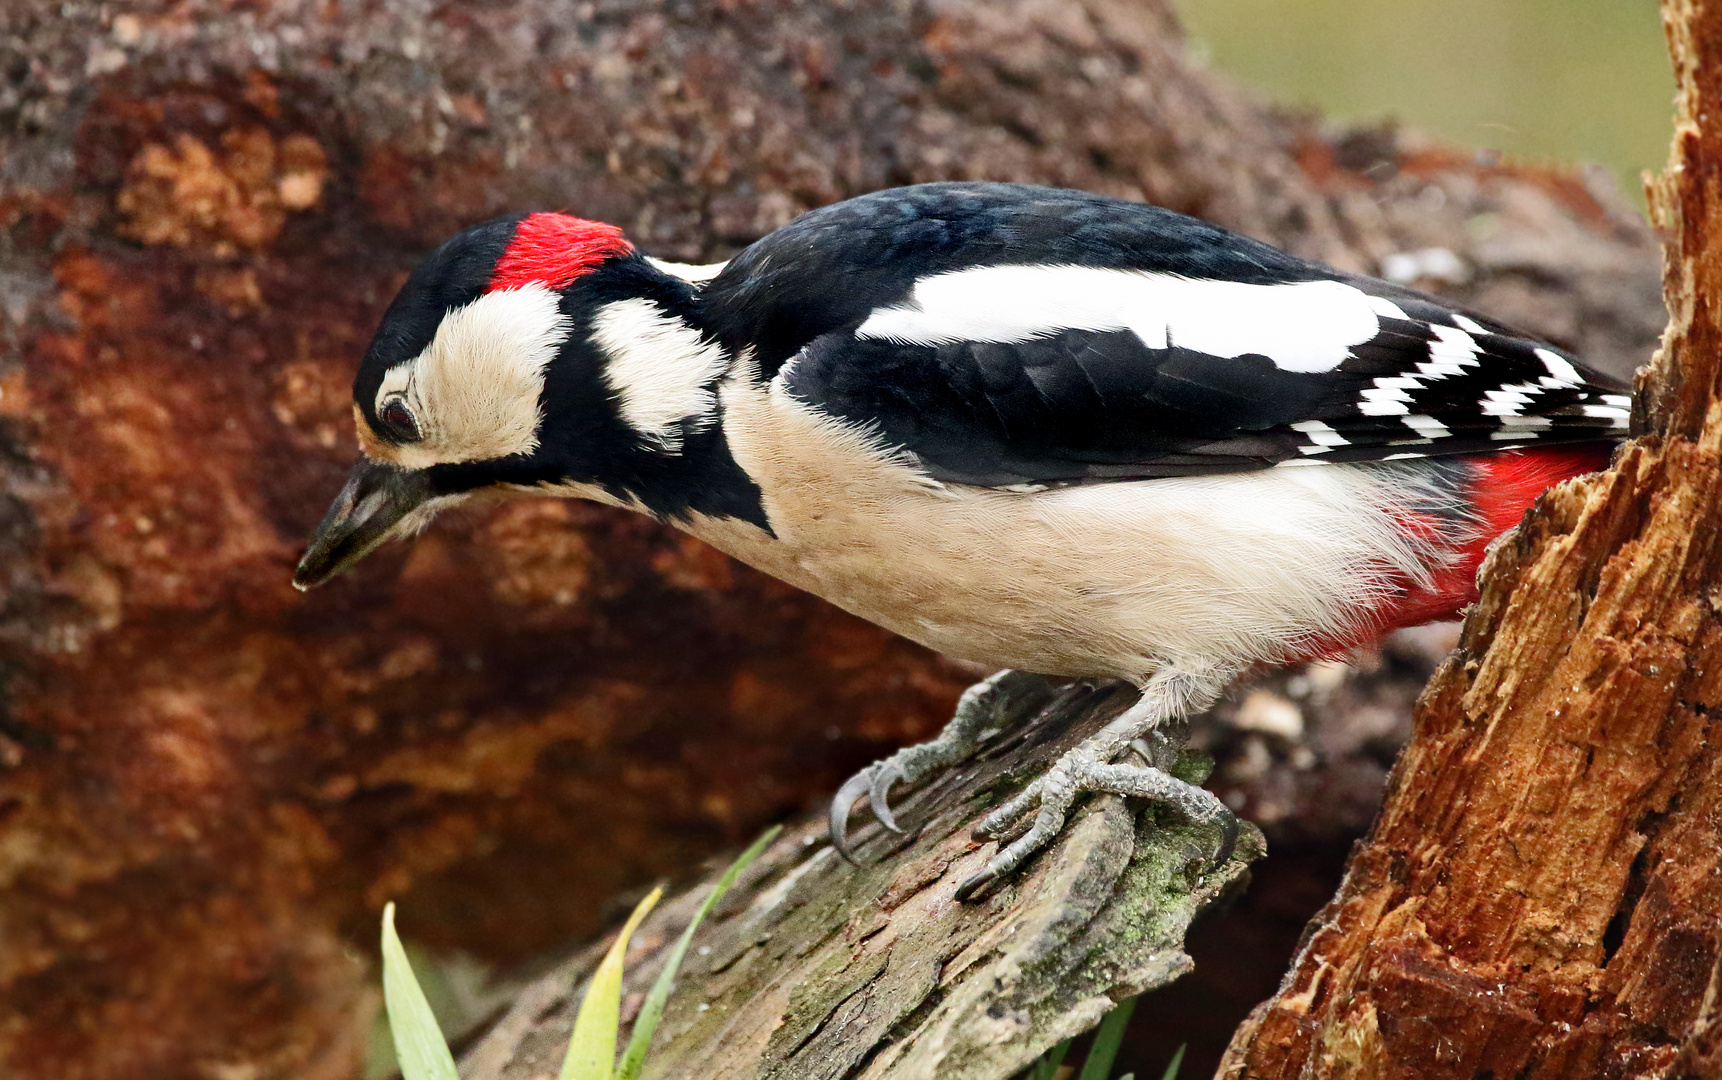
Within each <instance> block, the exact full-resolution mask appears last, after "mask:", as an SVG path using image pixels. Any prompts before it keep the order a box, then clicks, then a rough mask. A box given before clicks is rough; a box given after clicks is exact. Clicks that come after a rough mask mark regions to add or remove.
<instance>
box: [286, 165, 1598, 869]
mask: <svg viewBox="0 0 1722 1080" xmlns="http://www.w3.org/2000/svg"><path fill="white" fill-rule="evenodd" d="M1629 406H1630V399H1629V398H1628V396H1627V393H1626V390H1625V388H1624V387H1623V386H1622V385H1620V384H1619V383H1618V382H1616V381H1615V380H1613V379H1611V378H1609V377H1608V376H1606V375H1604V374H1602V373H1600V372H1598V371H1595V370H1593V369H1591V368H1589V367H1587V366H1585V365H1584V364H1583V363H1581V362H1580V361H1579V360H1577V359H1575V358H1574V357H1572V356H1570V355H1568V354H1567V353H1565V352H1563V351H1561V350H1560V349H1558V348H1555V347H1554V346H1552V345H1549V344H1547V343H1544V342H1541V341H1538V340H1535V339H1533V338H1530V337H1527V336H1525V335H1524V334H1521V333H1519V332H1517V331H1514V330H1512V329H1509V328H1508V327H1506V326H1504V325H1502V324H1501V323H1498V322H1495V321H1494V320H1492V319H1489V318H1487V317H1486V316H1484V315H1481V314H1478V313H1475V312H1470V311H1466V310H1463V309H1461V308H1459V307H1456V306H1454V305H1452V304H1449V303H1447V302H1445V301H1442V300H1439V299H1436V298H1433V297H1430V296H1427V295H1424V294H1422V293H1419V292H1415V291H1412V290H1410V289H1405V288H1401V287H1399V286H1396V285H1392V284H1389V283H1387V282H1384V281H1379V280H1375V279H1372V278H1368V277H1364V276H1360V275H1357V274H1351V273H1345V272H1341V271H1339V270H1335V269H1333V268H1330V267H1327V266H1323V265H1320V264H1317V263H1314V262H1310V261H1307V260H1304V259H1301V258H1297V257H1295V256H1293V255H1290V254H1287V253H1286V252H1283V251H1280V250H1278V249H1276V248H1273V247H1270V246H1268V245H1266V244H1262V243H1259V242H1257V241H1255V240H1251V239H1248V238H1246V237H1243V236H1239V235H1237V234H1235V233H1232V232H1228V231H1226V230H1224V229H1221V228H1218V227H1216V226H1213V225H1210V224H1207V223H1205V222H1202V221H1199V220H1196V219H1193V218H1189V217H1185V216H1182V215H1179V214H1176V213H1172V212H1170V211H1167V210H1163V209H1159V208H1157V207H1153V206H1147V205H1141V204H1136V203H1129V202H1123V201H1118V200H1114V199H1109V198H1103V197H1101V196H1098V195H1092V194H1087V193H1083V192H1078V191H1065V190H1057V189H1050V188H1040V187H1031V186H1023V185H1014V184H992V183H939V184H921V185H916V186H912V187H905V188H898V189H894V190H887V191H881V192H877V193H874V194H871V195H864V196H862V197H860V198H855V199H850V200H848V201H846V202H841V203H837V204H835V205H831V206H827V207H824V208H822V209H818V210H814V211H812V212H810V213H807V214H805V215H803V216H801V217H799V218H797V219H795V220H794V221H792V222H790V223H789V224H788V225H786V226H784V227H783V228H781V229H779V230H777V231H776V232H773V233H771V234H770V235H768V236H766V237H764V238H763V239H760V240H758V241H757V242H755V243H754V244H752V245H751V246H749V247H747V248H746V249H744V250H743V251H742V252H741V253H740V254H738V255H736V256H735V257H734V258H733V259H731V260H730V261H729V262H728V263H726V264H722V265H717V266H700V267H696V266H688V265H683V264H676V263H670V262H663V261H660V260H657V259H653V258H651V257H649V256H646V255H644V254H642V253H641V252H639V251H638V250H636V249H635V247H634V246H633V245H632V244H631V243H629V241H628V240H627V239H626V238H625V237H624V236H623V235H622V232H621V230H619V229H617V228H615V227H613V226H609V225H604V224H600V223H597V222H592V221H586V220H582V219H580V218H576V217H573V216H570V215H567V214H561V213H527V214H514V215H510V216H508V217H503V218H498V219H496V220H493V221H489V222H486V223H484V224H481V225H477V226H474V227H472V228H470V229H468V230H466V231H465V232H462V233H460V234H459V235H457V236H455V237H454V238H453V239H451V240H449V241H448V242H447V243H445V244H443V245H442V246H441V247H440V248H438V249H437V250H436V251H435V252H434V253H432V254H431V255H430V257H429V258H427V259H426V260H425V261H424V263H423V264H421V265H420V266H419V267H418V268H417V269H416V270H415V271H414V272H413V273H412V275H411V276H410V277H409V278H408V279H407V282H406V284H405V285H404V286H403V287H402V288H401V290H400V293H399V294H398V295H397V296H396V297H395V298H394V301H393V302H392V303H391V304H390V305H389V308H388V310H387V312H386V313H385V314H384V316H383V320H382V324H381V326H380V328H379V329H378V331H377V333H376V337H375V338H374V340H373V341H372V342H371V344H370V347H369V349H368V350H367V352H366V353H365V356H364V360H363V362H362V363H361V365H360V367H359V371H358V375H357V378H356V379H355V381H354V385H353V412H354V418H355V422H356V424H357V428H358V437H359V443H360V446H361V448H362V449H363V456H362V457H361V458H360V460H359V461H358V463H357V464H356V465H355V466H354V467H353V470H352V473H351V475H350V476H349V477H348V479H347V481H346V484H345V486H344V487H343V488H342V490H341V492H340V493H339V495H338V496H337V497H336V498H335V501H334V504H333V506H332V507H331V508H330V510H329V512H328V514H327V516H326V517H325V518H324V519H323V521H322V523H321V524H320V525H319V526H318V527H317V530H316V532H315V534H314V535H313V537H312V538H311V542H310V546H309V549H308V550H307V552H306V553H305V556H304V558H303V560H302V561H301V562H300V564H299V567H298V570H297V572H296V574H295V576H294V582H295V584H296V585H298V586H299V587H300V588H302V589H305V588H310V587H312V586H314V585H317V584H319V583H321V582H323V581H326V580H327V579H329V578H330V577H332V576H334V575H335V574H338V573H340V572H342V571H343V570H345V569H347V568H348V567H350V566H351V565H353V563H355V562H356V561H357V560H358V559H360V558H361V557H362V556H364V555H365V554H366V553H367V552H369V551H370V550H372V549H373V548H375V547H376V546H377V545H378V544H381V543H383V542H384V541H386V540H388V539H390V538H394V537H403V536H407V535H410V534H412V533H413V532H415V531H416V530H418V529H419V528H421V527H422V526H423V525H424V524H426V523H427V522H428V521H429V520H430V519H431V517H432V516H433V515H434V514H436V513H437V512H438V511H439V510H441V509H442V508H444V507H448V506H451V505H453V504H455V503H457V502H459V501H461V500H462V499H464V498H466V497H468V496H469V495H471V494H472V493H474V492H477V491H479V490H481V489H503V490H506V491H510V492H518V493H524V494H530V495H550V496H564V497H566V496H573V497H580V498H586V499H591V500H595V501H597V502H600V503H607V504H610V505H613V506H619V507H625V508H627V509H629V510H634V511H638V512H640V513H643V514H648V515H651V516H652V517H654V518H657V519H659V520H661V521H665V522H668V523H670V524H672V525H675V526H676V527H678V528H680V529H683V530H685V531H686V532H688V533H691V534H692V535H694V536H696V537H699V538H700V539H702V540H704V541H706V542H708V543H710V544H712V545H713V546H715V547H717V548H718V549H720V550H722V551H725V552H727V553H729V554H730V555H732V556H734V557H735V558H737V559H740V560H741V561H742V562H745V563H748V564H750V565H752V566H755V567H758V568H759V569H761V570H763V571H765V572H766V573H769V574H772V575H775V576H777V577H779V578H781V579H783V580H785V581H787V582H790V583H791V584H794V585H797V586H799V587H801V588H803V589H806V590H808V591H809V592H812V593H815V594H817V595H819V596H822V597H824V598H826V599H827V600H830V601H832V602H833V603H835V604H837V605H838V606H840V607H843V608H845V609H847V610H849V611H851V612H854V613H855V614H857V615H859V616H861V617H862V618H866V619H869V620H872V621H873V622H875V623H878V624H879V625H881V626H884V627H887V628H889V629H891V630H894V631H896V632H897V633H900V634H902V635H904V636H905V637H908V638H911V639H913V640H915V641H918V642H921V643H922V644H924V645H926V646H928V647H930V648H932V649H935V650H938V651H940V652H943V653H947V654H950V655H952V656H955V657H961V658H964V659H968V660H973V661H978V662H980V663H982V664H986V665H990V666H993V667H996V668H1002V669H1007V670H1006V671H1005V672H1002V673H1001V674H999V675H996V676H994V677H993V678H992V679H989V680H987V681H986V682H983V683H981V684H979V685H978V686H975V687H972V688H971V689H970V690H969V691H968V692H967V693H966V694H965V695H964V696H963V698H962V701H961V704H960V705H959V707H958V709H957V713H956V715H955V717H954V718H953V719H952V721H951V723H950V724H949V726H948V727H947V728H946V729H945V731H944V732H943V733H942V734H941V735H940V736H939V737H938V738H937V739H935V740H933V741H932V742H929V743H926V744H923V745H920V746H913V747H909V748H907V749H905V750H902V751H899V752H898V753H897V754H895V755H893V756H891V757H889V758H887V759H885V760H883V761H881V762H879V763H877V764H875V765H873V766H870V767H869V768H868V769H866V770H863V771H862V772H861V773H860V774H858V775H857V776H855V777H854V778H853V779H851V780H850V781H849V782H848V783H847V784H845V785H844V786H843V788H842V789H841V791H840V792H839V793H838V794H837V797H836V799H835V800H834V802H833V807H832V814H831V822H832V833H833V838H834V841H835V842H836V844H837V846H838V848H839V850H846V849H845V847H844V843H845V832H846V826H847V819H848V814H849V812H850V807H851V804H852V803H853V802H854V801H855V800H857V799H859V798H861V797H862V796H867V797H868V798H869V799H870V802H871V804H872V807H873V809H874V813H875V816H876V817H877V818H878V819H879V820H880V821H881V823H882V824H884V825H885V826H887V827H889V828H896V822H895V821H894V820H893V819H892V816H891V812H890V806H889V803H888V797H889V793H890V791H891V789H892V788H893V786H894V785H896V784H899V783H913V782H915V781H917V780H920V779H922V778H923V777H925V776H927V775H928V774H929V773H930V772H932V771H933V770H936V769H940V768H944V767H947V766H949V765H951V764H953V763H955V762H958V761H960V760H962V759H963V758H964V757H965V756H967V755H968V754H970V753H971V752H972V751H973V750H974V749H975V747H976V745H977V743H978V741H979V740H980V738H981V737H982V736H983V735H984V734H985V733H986V731H987V728H988V726H989V724H990V723H991V722H992V718H993V716H994V713H995V709H996V707H997V704H998V701H999V699H1000V697H1001V695H1002V694H1003V693H1004V692H1005V690H1006V689H1007V687H1008V685H1009V681H1010V679H1011V678H1012V677H1013V676H1012V675H1011V674H1010V671H1020V672H1031V673H1037V674H1039V675H1052V676H1077V677H1086V678H1107V679H1122V680H1127V681H1129V682H1130V683H1131V684H1133V685H1134V686H1135V687H1136V688H1137V689H1138V690H1139V692H1140V696H1139V698H1138V699H1137V701H1136V703H1135V704H1134V705H1132V706H1131V707H1130V708H1129V709H1128V710H1127V711H1126V712H1124V713H1123V714H1122V715H1121V716H1120V717H1119V718H1118V719H1117V720H1115V721H1113V722H1112V723H1111V724H1109V725H1108V726H1107V727H1106V728H1105V729H1104V730H1103V731H1101V732H1099V733H1098V734H1096V735H1094V736H1093V737H1091V738H1090V739H1088V740H1087V741H1086V742H1084V743H1082V744H1081V745H1079V746H1077V747H1076V748H1075V749H1072V750H1071V751H1069V752H1068V753H1066V754H1065V755H1064V756H1063V757H1062V758H1060V759H1059V760H1058V761H1057V762H1056V763H1055V764H1054V765H1052V766H1051V767H1050V768H1049V769H1048V770H1047V771H1046V772H1045V773H1044V774H1043V775H1041V776H1039V777H1038V778H1036V779H1035V780H1033V781H1032V782H1031V783H1030V784H1029V785H1028V786H1027V787H1026V789H1025V790H1023V791H1022V792H1021V793H1020V794H1018V795H1016V796H1015V797H1014V798H1012V799H1010V800H1009V801H1008V802H1006V803H1005V804H1004V805H1002V806H1000V807H999V808H998V809H997V810H995V811H994V812H993V813H992V814H991V815H989V816H988V818H987V819H986V820H985V821H984V822H983V823H982V826H981V829H980V833H981V835H982V836H984V837H990V838H993V839H998V840H999V841H1000V845H999V847H998V848H997V850H996V853H995V854H994V855H992V857H991V859H990V861H989V862H988V863H987V865H986V867H985V868H984V869H983V870H981V871H980V872H979V873H978V874H976V875H974V876H973V877H971V878H970V879H969V880H968V881H966V882H964V883H963V884H962V885H961V886H960V887H959V889H958V896H959V898H961V899H967V898H969V897H971V896H974V895H975V894H977V893H978V892H980V891H981V890H983V889H985V888H986V887H988V886H989V885H990V884H991V883H992V882H994V881H996V880H998V879H999V878H1001V877H1002V876H1003V875H1006V874H1009V873H1010V872H1012V871H1014V870H1015V869H1016V868H1017V867H1018V866H1019V865H1021V864H1022V862H1023V861H1024V860H1026V859H1027V858H1028V857H1029V856H1030V855H1032V854H1033V853H1034V852H1035V851H1036V850H1038V849H1039V848H1041V847H1042V846H1044V845H1045V844H1046V843H1047V842H1048V841H1049V840H1051V839H1052V838H1053V837H1054V836H1056V835H1057V833H1058V832H1059V830H1060V829H1061V828H1062V827H1063V823H1064V820H1065V817H1066V815H1067V813H1068V812H1069V810H1070V809H1071V806H1072V804H1073V802H1074V801H1075V800H1076V799H1077V798H1079V797H1080V796H1082V795H1083V794H1085V793H1090V792H1110V793H1115V794H1120V795H1126V796H1135V797H1140V798H1148V799H1153V800H1158V801H1162V802H1167V803H1170V804H1172V805H1173V806H1175V807H1176V808H1178V809H1180V810H1182V811H1183V812H1184V813H1185V814H1187V815H1189V816H1190V817H1191V818H1192V819H1194V820H1197V821H1200V822H1204V823H1211V824H1212V825H1214V826H1217V828H1218V840H1217V844H1216V847H1217V854H1216V858H1217V859H1221V860H1223V859H1224V858H1226V857H1228V856H1229V854H1230V851H1231V847H1232V844H1233V841H1234V840H1235V837H1236V829H1237V822H1236V819H1235V818H1234V817H1233V816H1232V815H1231V813H1230V812H1229V811H1228V810H1227V809H1226V808H1225V806H1224V805H1223V804H1221V803H1220V802H1219V800H1218V799H1216V798H1215V797H1214V796H1213V795H1212V794H1211V793H1209V792H1207V791H1205V790H1204V789H1202V788H1200V787H1197V786H1194V785H1191V784H1188V783H1185V782H1184V781H1182V780H1179V779H1177V778H1175V777H1174V776H1172V775H1171V773H1170V771H1169V770H1170V767H1171V764H1172V761H1173V759H1175V757H1176V754H1177V752H1178V750H1179V749H1180V748H1181V746H1182V743H1183V739H1184V736H1185V732H1186V730H1187V728H1186V721H1187V718H1188V717H1189V716H1191V715H1193V714H1195V713H1197V712H1200V711H1201V710H1203V709H1205V708H1207V707H1208V706H1210V705H1211V704H1213V702H1214V701H1215V700H1216V699H1217V698H1218V697H1219V695H1220V694H1221V692H1222V691H1223V690H1224V688H1225V687H1226V685H1227V683H1228V682H1229V681H1231V680H1232V679H1233V678H1234V677H1235V676H1236V675H1238V674H1239V673H1240V672H1242V671H1243V670H1244V669H1246V668H1248V667H1251V666H1253V665H1257V664H1262V663H1286V662H1290V661H1295V660H1298V659H1300V658H1309V657H1314V656H1323V655H1331V654H1335V653H1338V652H1341V651H1343V650H1346V649H1348V648H1351V647H1353V646H1356V645H1360V644H1364V643H1367V642H1370V641H1372V640H1374V639H1376V638H1378V637H1379V636H1380V635H1381V634H1383V633H1384V632H1386V631H1388V630H1391V629H1393V628H1395V627H1399V626H1405V625H1412V624H1416V623H1420V622H1427V621H1430V620H1433V619H1438V618H1444V617H1451V616H1453V615H1454V614H1456V613H1457V612H1458V611H1459V610H1460V609H1461V608H1463V607H1464V606H1465V605H1466V604H1467V603H1469V602H1470V601H1471V600H1472V599H1473V598H1474V595H1475V574H1476V570H1477V566H1478V564H1479V562H1480V560H1481V559H1482V556H1483V552H1484V548H1485V546H1486V545H1487V544H1488V543H1489V542H1490V541H1491V540H1492V539H1493V538H1495V537H1496V536H1498V535H1500V534H1501V533H1502V532H1504V531H1505V530H1507V529H1508V528H1510V527H1512V526H1513V525H1514V524H1516V523H1517V521H1518V520H1519V518H1520V516H1521V514H1522V513H1523V511H1524V510H1525V509H1526V508H1527V507H1528V506H1529V505H1530V504H1531V502H1532V501H1533V500H1534V499H1535V498H1536V497H1537V495H1538V494H1539V493H1541V492H1542V491H1543V490H1544V489H1545V488H1547V487H1548V486H1550V485H1551V484H1553V483H1556V482H1558V481H1560V480H1563V479H1566V478H1568V477H1572V476H1575V475H1579V474H1582V473H1586V472H1590V471H1594V470H1595V469H1598V468H1600V467H1602V466H1603V465H1604V464H1605V463H1606V461H1607V459H1608V455H1609V453H1610V449H1611V447H1612V446H1613V444H1615V443H1616V442H1618V441H1619V440H1620V439H1622V438H1623V437H1624V436H1625V433H1626V428H1627V423H1628V416H1629ZM1132 748H1134V749H1135V750H1136V751H1137V753H1136V754H1134V755H1133V754H1132V753H1131V751H1132Z"/></svg>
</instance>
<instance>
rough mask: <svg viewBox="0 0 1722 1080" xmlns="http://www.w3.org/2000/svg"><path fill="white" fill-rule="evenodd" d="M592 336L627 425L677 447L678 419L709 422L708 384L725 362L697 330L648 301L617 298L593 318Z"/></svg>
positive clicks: (671, 447) (710, 400)
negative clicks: (601, 355)
mask: <svg viewBox="0 0 1722 1080" xmlns="http://www.w3.org/2000/svg"><path fill="white" fill-rule="evenodd" d="M592 340H593V342H595V343H596V344H597V346H598V347H599V348H600V349H602V350H603V351H604V354H605V359H606V361H607V362H606V363H605V365H604V382H605V384H606V385H607V386H609V387H610V389H611V391H613V392H614V393H615V395H616V402H617V407H618V408H619V410H620V411H621V414H622V419H623V420H624V421H625V422H626V423H627V424H628V426H629V427H631V428H633V429H634V430H636V431H638V432H640V433H641V434H642V435H646V436H649V437H650V438H652V439H655V440H657V442H658V443H659V445H661V446H662V447H664V449H666V450H679V449H681V427H680V424H681V422H682V421H692V422H694V423H696V424H703V423H708V422H710V420H711V417H712V415H713V413H714V412H715V411H716V408H717V398H716V396H715V395H714V394H713V392H712V384H713V382H714V381H715V380H716V379H717V378H718V376H720V375H722V374H723V372H724V368H725V367H726V366H727V365H726V363H725V359H724V353H723V350H722V349H721V348H719V347H718V346H717V345H715V344H713V343H711V342H709V341H707V340H705V338H703V337H701V336H700V332H699V331H698V330H695V329H694V328H693V327H691V326H689V325H688V324H687V323H685V322H683V321H682V320H680V319H678V318H676V317H675V316H674V315H671V314H670V313H669V312H667V311H665V310H664V309H663V308H661V307H659V306H658V305H657V304H655V303H653V302H652V301H650V300H645V299H635V300H617V301H615V302H614V303H610V304H605V305H604V306H603V307H602V308H600V309H599V311H598V314H597V315H596V316H595V317H594V318H593V320H592Z"/></svg>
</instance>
